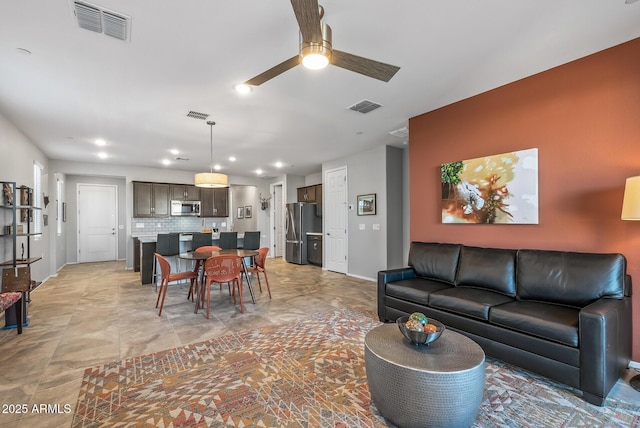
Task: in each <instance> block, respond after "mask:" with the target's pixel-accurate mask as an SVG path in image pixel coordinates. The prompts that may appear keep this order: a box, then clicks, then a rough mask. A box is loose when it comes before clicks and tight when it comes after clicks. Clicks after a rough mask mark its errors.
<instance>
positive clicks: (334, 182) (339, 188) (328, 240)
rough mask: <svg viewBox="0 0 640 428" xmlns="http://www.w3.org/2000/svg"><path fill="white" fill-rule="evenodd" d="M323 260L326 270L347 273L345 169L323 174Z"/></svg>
mask: <svg viewBox="0 0 640 428" xmlns="http://www.w3.org/2000/svg"><path fill="white" fill-rule="evenodd" d="M322 190H323V194H324V201H325V205H324V209H325V219H324V227H325V234H324V243H323V248H324V260H325V264H324V265H325V267H326V268H327V269H328V270H331V271H334V272H340V273H345V274H346V273H347V209H348V207H347V167H346V166H345V167H341V168H337V169H332V170H328V171H326V172H325V181H324V186H323V189H322Z"/></svg>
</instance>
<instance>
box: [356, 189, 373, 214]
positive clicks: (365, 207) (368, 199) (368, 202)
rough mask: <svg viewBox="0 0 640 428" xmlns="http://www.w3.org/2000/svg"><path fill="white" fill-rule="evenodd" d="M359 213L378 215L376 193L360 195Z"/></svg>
mask: <svg viewBox="0 0 640 428" xmlns="http://www.w3.org/2000/svg"><path fill="white" fill-rule="evenodd" d="M358 215H376V194H375V193H370V194H368V195H358Z"/></svg>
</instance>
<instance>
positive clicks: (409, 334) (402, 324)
mask: <svg viewBox="0 0 640 428" xmlns="http://www.w3.org/2000/svg"><path fill="white" fill-rule="evenodd" d="M408 320H409V317H408V316H403V317H400V318H398V319H397V320H396V323H397V324H398V328H399V329H400V331H401V332H402V334H403V335H404V337H406V338H407V339H409V340H410V341H411V343H413V344H414V345H428V344H430V343H431V342H434V341H436V340H437V339H438V338H439V337H440V335H441V334H442V332H443V331H444V330H445V328H446V327H445V326H444V324H442V323H441V322H440V321H437V320H434V319H433V318H429V324H430V325H435V326H436V328H437V330H436V331H434V332H425V331H417V330H411V329H409V328H407V326H406V323H407V321H408Z"/></svg>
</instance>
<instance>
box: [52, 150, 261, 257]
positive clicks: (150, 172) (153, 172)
mask: <svg viewBox="0 0 640 428" xmlns="http://www.w3.org/2000/svg"><path fill="white" fill-rule="evenodd" d="M50 168H51V170H52V171H55V172H59V173H63V174H65V175H67V176H69V175H71V176H82V177H84V178H83V179H85V180H86V179H88V177H102V178H103V179H106V180H109V179H111V180H113V179H116V180H124V182H125V183H126V184H125V186H124V195H121V194H120V187H119V190H118V192H119V198H122V197H124V198H125V205H126V206H125V214H124V220H121V222H122V221H124V224H125V233H124V235H125V238H124V245H125V252H126V259H127V269H132V268H133V240H132V238H131V219H132V217H133V184H132V182H133V181H151V182H159V183H182V184H190V183H193V173H192V172H189V171H178V170H172V169H168V168H143V167H131V166H118V165H109V164H107V163H105V164H103V163H85V162H72V161H60V160H51V161H50ZM96 179H97V178H96ZM229 182H230V183H231V184H232V185H249V186H256V189H257V192H258V193H259V192H263V194H264V193H269V182H270V180H266V179H261V178H257V177H256V178H253V177H239V176H229ZM252 205H253V206H254V207H258V206H259V201H258V199H257V197H256V201H255V202H254V203H253V204H252ZM71 215H74V214H73V212H72V210H69V216H71ZM253 215H254V216H256V225H257V227H258V230H260V231H262V234H263V243H266V244H267V245H268V242H269V235H268V234H269V218H268V211H261V210H259V209H255V208H254V210H253ZM69 221H71V219H69ZM67 230H68V234H72V233H73V234H75V230H71V227H68V228H67ZM265 234H266V235H267V236H266V238H265V237H264V235H265ZM73 239H75V238H69V237H68V239H67V244H68V246H69V247H71V244H69V240H73ZM74 245H75V244H74ZM74 248H75V247H74ZM67 253H68V254H69V253H73V249H72V248H68V249H67ZM73 260H75V258H74V259H73Z"/></svg>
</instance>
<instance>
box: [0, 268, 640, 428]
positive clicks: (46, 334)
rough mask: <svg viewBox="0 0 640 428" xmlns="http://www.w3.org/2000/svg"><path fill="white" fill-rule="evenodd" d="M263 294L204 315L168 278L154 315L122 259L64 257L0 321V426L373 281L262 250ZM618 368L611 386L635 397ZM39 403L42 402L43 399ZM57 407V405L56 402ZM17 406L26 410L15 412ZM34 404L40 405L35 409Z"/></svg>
mask: <svg viewBox="0 0 640 428" xmlns="http://www.w3.org/2000/svg"><path fill="white" fill-rule="evenodd" d="M267 269H268V272H269V278H270V281H269V283H270V285H271V292H272V295H273V298H272V299H269V296H268V294H267V292H266V289H264V288H263V292H262V293H260V291H259V290H258V287H257V283H255V280H254V282H253V283H254V288H255V290H256V304H255V305H254V304H252V303H251V302H250V300H249V298H250V296H249V293H248V290H247V288H246V285H245V288H244V290H245V291H244V294H245V299H246V305H245V313H244V314H241V313H240V311H239V308H238V307H237V306H234V305H233V301H232V300H231V297H230V296H229V293H228V291H227V289H226V287H223V289H222V290H218V289H217V288H213V289H212V297H211V300H212V302H211V305H212V307H211V318H210V319H208V320H207V319H205V316H204V311H202V310H200V311H199V313H198V314H194V313H193V309H194V306H193V303H191V302H190V301H189V300H187V299H186V295H187V290H188V286H187V285H175V286H171V287H170V288H169V290H168V293H167V300H166V301H165V307H164V309H163V312H162V316H161V317H158V312H157V309H155V299H156V294H155V288H154V286H152V285H140V280H139V274H138V273H135V272H132V271H127V270H125V265H124V262H108V263H87V264H78V265H68V266H65V267H64V268H63V269H61V270H60V272H59V274H58V276H57V277H55V278H51V279H49V280H48V281H47V282H45V283H44V284H43V285H42V286H40V287H39V288H38V289H37V290H35V291H34V292H32V295H31V300H32V301H31V303H30V304H29V310H28V312H29V326H28V327H25V329H24V332H23V334H22V335H20V336H18V335H16V331H15V330H0V368H1V369H0V406H1V408H0V426H2V427H25V428H26V427H28V428H32V427H47V428H49V427H69V426H70V424H71V420H72V415H73V410H74V408H75V403H76V399H77V397H78V391H79V388H80V382H81V379H82V375H83V372H84V369H86V368H87V367H92V366H95V365H99V364H104V363H107V362H110V361H117V360H122V359H124V358H128V357H134V356H137V355H142V354H147V353H152V352H157V351H161V350H164V349H169V348H172V347H177V346H181V345H185V344H188V343H193V342H198V341H202V340H206V339H209V338H211V337H215V336H219V335H223V334H225V333H228V332H231V331H238V330H242V329H246V328H253V327H260V326H264V325H268V324H277V323H281V322H286V321H287V320H291V319H295V318H298V317H302V316H304V315H305V314H307V313H311V312H318V311H324V310H331V309H332V308H341V307H358V308H362V309H366V310H370V311H373V312H375V311H376V285H375V283H373V282H370V281H365V280H361V279H357V278H353V277H350V276H345V275H341V274H337V273H333V272H328V271H323V270H322V269H320V268H318V267H316V266H311V265H306V266H298V265H292V264H289V263H286V262H283V261H282V260H281V259H268V260H267ZM636 373H637V371H634V370H627V373H625V376H624V377H623V379H621V380H620V381H619V382H618V384H617V385H616V386H615V387H614V390H613V391H612V394H614V395H617V394H621V395H625V396H628V397H629V398H630V399H634V397H637V399H638V400H639V401H640V392H637V391H635V390H633V389H632V388H631V387H630V386H629V384H628V380H629V379H630V377H631V376H632V375H633V374H636ZM43 405H44V406H43ZM65 406H66V407H65ZM23 408H25V409H26V413H19V411H20V410H22V409H23ZM38 411H40V413H38Z"/></svg>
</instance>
